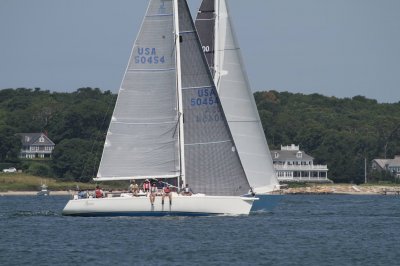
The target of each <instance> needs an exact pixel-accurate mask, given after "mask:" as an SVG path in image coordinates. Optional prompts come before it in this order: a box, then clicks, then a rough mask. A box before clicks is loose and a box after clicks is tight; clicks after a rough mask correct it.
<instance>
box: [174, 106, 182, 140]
mask: <svg viewBox="0 0 400 266" xmlns="http://www.w3.org/2000/svg"><path fill="white" fill-rule="evenodd" d="M181 115H182V113H181V112H179V115H178V121H176V124H175V130H174V133H173V134H172V138H174V136H175V133H176V131H177V130H178V126H179V119H180V118H181Z"/></svg>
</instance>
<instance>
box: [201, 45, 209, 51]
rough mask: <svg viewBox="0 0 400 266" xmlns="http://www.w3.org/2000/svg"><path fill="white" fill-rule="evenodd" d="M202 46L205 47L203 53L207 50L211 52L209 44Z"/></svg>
mask: <svg viewBox="0 0 400 266" xmlns="http://www.w3.org/2000/svg"><path fill="white" fill-rule="evenodd" d="M202 48H203V53H206V52H209V51H210V46H209V45H207V46H202Z"/></svg>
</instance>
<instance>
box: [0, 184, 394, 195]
mask: <svg viewBox="0 0 400 266" xmlns="http://www.w3.org/2000/svg"><path fill="white" fill-rule="evenodd" d="M38 192H39V191H1V192H0V196H36V194H37V193H38ZM74 193H75V191H74V190H54V191H52V190H50V196H71V195H73V194H74ZM271 194H276V195H400V186H384V185H360V186H357V185H352V184H325V185H324V184H310V185H308V186H304V187H295V188H283V189H281V190H278V191H275V192H273V193H271Z"/></svg>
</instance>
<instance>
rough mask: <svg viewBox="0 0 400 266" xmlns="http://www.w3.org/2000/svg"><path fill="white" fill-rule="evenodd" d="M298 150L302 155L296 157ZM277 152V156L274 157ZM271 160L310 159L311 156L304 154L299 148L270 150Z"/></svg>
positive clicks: (311, 158)
mask: <svg viewBox="0 0 400 266" xmlns="http://www.w3.org/2000/svg"><path fill="white" fill-rule="evenodd" d="M298 152H301V153H302V157H301V158H298V157H297V156H296V155H297V153H298ZM276 153H278V158H276V157H275V154H276ZM271 156H272V160H274V161H278V160H279V161H289V160H290V161H312V160H314V158H313V157H311V156H310V155H308V154H306V153H305V152H304V151H299V150H289V151H287V150H271Z"/></svg>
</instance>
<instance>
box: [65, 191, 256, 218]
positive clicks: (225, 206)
mask: <svg viewBox="0 0 400 266" xmlns="http://www.w3.org/2000/svg"><path fill="white" fill-rule="evenodd" d="M161 199H162V197H161V196H157V197H156V199H155V202H154V205H153V206H152V205H151V203H150V199H149V197H108V198H100V199H96V198H89V199H72V200H70V201H69V202H68V203H67V205H66V206H65V208H64V210H63V212H62V214H63V215H73V216H163V215H184V216H186V215H188V216H189V215H196V216H200V215H217V214H227V215H248V214H249V212H250V209H251V207H252V205H253V202H254V200H257V198H249V197H232V196H205V195H193V196H180V195H174V196H173V198H172V204H171V205H170V204H169V199H168V198H165V202H164V204H162V203H161V201H162V200H161Z"/></svg>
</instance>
